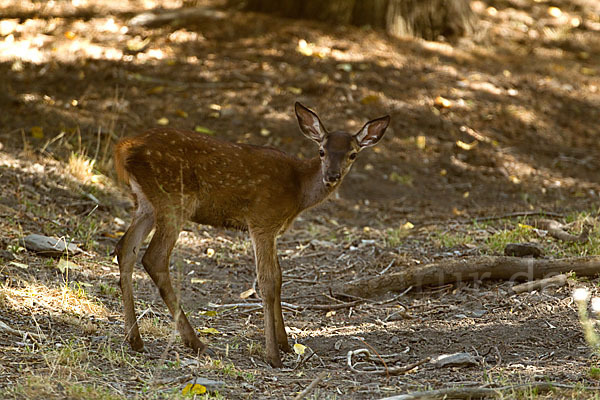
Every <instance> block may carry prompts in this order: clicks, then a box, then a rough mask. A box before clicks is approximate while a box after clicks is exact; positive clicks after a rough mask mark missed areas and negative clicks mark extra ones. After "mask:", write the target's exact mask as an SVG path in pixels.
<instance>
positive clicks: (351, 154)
mask: <svg viewBox="0 0 600 400" xmlns="http://www.w3.org/2000/svg"><path fill="white" fill-rule="evenodd" d="M348 158H349V159H351V160H354V159H355V158H356V153H350V155H349V156H348Z"/></svg>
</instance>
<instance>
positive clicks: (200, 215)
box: [114, 102, 390, 368]
mask: <svg viewBox="0 0 600 400" xmlns="http://www.w3.org/2000/svg"><path fill="white" fill-rule="evenodd" d="M295 113H296V117H297V119H298V123H299V126H300V130H301V132H302V133H303V134H304V135H305V136H306V137H308V138H309V139H311V140H313V141H314V142H316V143H317V144H318V146H319V152H318V155H317V156H315V157H313V158H310V159H300V158H297V157H294V156H291V155H288V154H286V153H284V152H282V151H280V150H277V149H274V148H271V147H262V146H256V145H251V144H243V143H233V142H229V141H225V140H222V139H219V138H217V137H213V136H209V135H206V134H203V133H198V132H193V131H186V130H178V129H173V128H165V127H163V128H154V129H150V130H148V131H146V132H144V133H142V134H140V135H138V136H133V137H127V138H123V139H121V140H120V141H119V142H118V143H117V144H116V145H115V148H114V163H115V168H116V172H117V176H118V178H119V180H120V181H122V182H124V183H126V184H128V185H129V186H130V188H131V193H132V197H133V200H134V208H135V211H134V212H133V216H132V221H131V225H130V226H129V228H128V229H127V231H126V232H125V234H124V235H123V236H122V237H121V238H120V240H119V241H118V243H117V245H116V247H115V254H116V256H117V260H118V264H119V273H120V277H119V284H120V287H121V292H122V298H123V308H124V325H125V340H126V341H128V342H129V344H130V346H131V348H132V349H133V350H135V351H143V349H144V343H143V341H142V338H141V336H140V332H139V328H138V321H137V317H136V312H135V308H134V297H133V284H132V275H133V268H134V264H135V263H136V261H137V256H138V253H139V252H140V250H141V248H142V245H143V242H144V240H145V239H146V238H147V237H148V236H149V235H150V233H151V231H152V230H154V234H153V236H152V238H151V240H150V242H149V244H148V246H147V248H146V251H145V252H144V255H143V256H142V260H141V261H142V265H143V267H144V269H145V270H146V272H147V273H148V274H149V276H150V278H151V279H152V281H153V282H154V284H155V285H156V287H157V288H158V291H159V293H160V296H161V297H162V299H163V301H164V303H165V304H166V306H167V308H168V309H169V312H170V314H171V317H172V318H173V320H174V321H175V326H176V327H177V330H178V332H179V334H180V336H181V338H182V342H183V344H184V345H185V346H187V347H189V348H191V349H192V350H193V351H194V352H195V353H196V354H197V355H199V354H202V353H204V352H205V351H209V350H208V349H207V345H206V344H205V343H203V342H202V341H201V340H200V339H199V338H198V337H197V335H196V333H195V331H194V328H192V326H191V325H190V322H189V320H188V318H187V317H186V314H185V312H184V311H183V309H182V307H181V303H180V300H179V299H178V296H177V295H176V293H175V291H174V289H173V285H172V282H171V278H170V274H169V260H170V257H171V252H172V251H173V247H174V246H175V243H176V242H177V239H178V236H179V233H180V232H181V230H182V228H183V224H184V223H185V222H187V221H193V222H196V223H198V224H202V225H211V226H214V227H221V228H229V229H237V230H245V231H248V232H249V236H250V239H251V241H252V246H253V250H254V261H255V264H256V274H257V282H258V288H259V293H260V297H261V299H262V305H263V314H264V337H265V357H266V361H267V362H268V363H269V364H270V365H271V366H272V367H275V368H281V367H283V363H282V361H281V355H280V350H281V351H283V352H290V351H291V347H290V345H289V343H288V338H287V334H286V331H285V325H284V321H283V313H282V310H281V284H282V272H281V267H280V264H279V261H278V257H277V247H276V246H277V237H278V236H279V235H281V234H282V233H283V232H285V231H286V229H288V228H289V226H290V225H291V224H292V221H294V219H295V218H296V217H297V216H298V215H299V214H300V213H301V212H302V211H304V210H306V209H308V208H310V207H313V206H315V205H317V204H319V203H321V202H323V201H324V200H325V199H327V197H329V196H330V195H331V194H332V193H333V192H334V191H335V190H336V189H337V188H338V187H339V185H340V183H341V182H342V180H343V179H344V177H345V176H346V174H347V173H348V171H349V170H350V167H351V166H352V164H353V163H354V161H355V159H356V156H357V154H358V153H359V152H360V151H362V150H363V149H365V148H367V147H371V146H374V145H375V144H377V143H378V142H379V141H380V139H381V138H382V137H383V134H384V132H385V130H386V128H387V127H388V125H389V123H390V116H389V115H386V116H384V117H380V118H377V119H374V120H371V121H369V122H367V123H366V124H365V125H364V126H363V127H362V128H361V129H360V130H359V131H358V132H357V133H355V134H350V133H347V132H345V131H332V132H329V131H328V130H327V129H326V128H325V126H324V125H323V123H322V122H321V120H320V119H319V117H318V116H317V114H316V113H315V112H314V111H312V110H310V109H308V108H307V107H305V106H303V105H302V104H300V103H298V102H296V104H295ZM209 352H210V351H209ZM213 354H214V353H213Z"/></svg>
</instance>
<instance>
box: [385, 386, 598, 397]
mask: <svg viewBox="0 0 600 400" xmlns="http://www.w3.org/2000/svg"><path fill="white" fill-rule="evenodd" d="M556 388H559V389H577V390H600V387H581V386H579V385H565V384H561V383H552V382H536V383H525V384H522V385H514V386H502V387H497V388H487V387H472V388H467V387H462V388H447V389H438V390H427V391H424V392H414V393H407V394H401V395H398V396H392V397H385V398H383V399H380V400H434V399H480V398H496V397H501V398H506V396H507V395H509V396H512V395H514V393H513V392H514V391H527V392H530V391H532V390H535V391H537V392H538V394H539V393H540V392H547V391H550V390H552V389H556Z"/></svg>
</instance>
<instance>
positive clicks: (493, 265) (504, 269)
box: [342, 256, 600, 297]
mask: <svg viewBox="0 0 600 400" xmlns="http://www.w3.org/2000/svg"><path fill="white" fill-rule="evenodd" d="M568 272H575V274H576V275H577V276H592V275H596V274H599V273H600V256H594V257H574V258H561V259H555V260H548V259H535V258H520V257H492V256H484V257H465V258H458V259H457V258H453V259H448V260H442V261H438V262H435V263H432V264H426V265H422V266H416V267H406V268H405V269H404V270H403V271H401V272H396V273H393V274H386V275H381V276H376V277H369V278H364V279H360V280H358V281H353V282H349V283H347V284H345V285H343V288H342V290H343V292H344V293H348V294H351V295H354V296H361V297H372V296H376V295H380V294H383V293H385V292H388V291H400V290H404V289H406V288H408V287H410V286H412V287H422V286H431V285H437V286H441V285H445V284H449V283H457V282H466V281H477V280H485V279H500V280H508V281H532V280H534V279H542V278H548V277H551V276H554V275H558V274H562V273H568Z"/></svg>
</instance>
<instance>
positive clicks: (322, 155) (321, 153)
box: [319, 149, 325, 157]
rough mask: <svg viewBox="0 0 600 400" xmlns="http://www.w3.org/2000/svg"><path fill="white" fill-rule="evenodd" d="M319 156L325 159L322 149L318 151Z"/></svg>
mask: <svg viewBox="0 0 600 400" xmlns="http://www.w3.org/2000/svg"><path fill="white" fill-rule="evenodd" d="M319 155H320V156H321V157H325V150H323V149H320V150H319Z"/></svg>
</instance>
